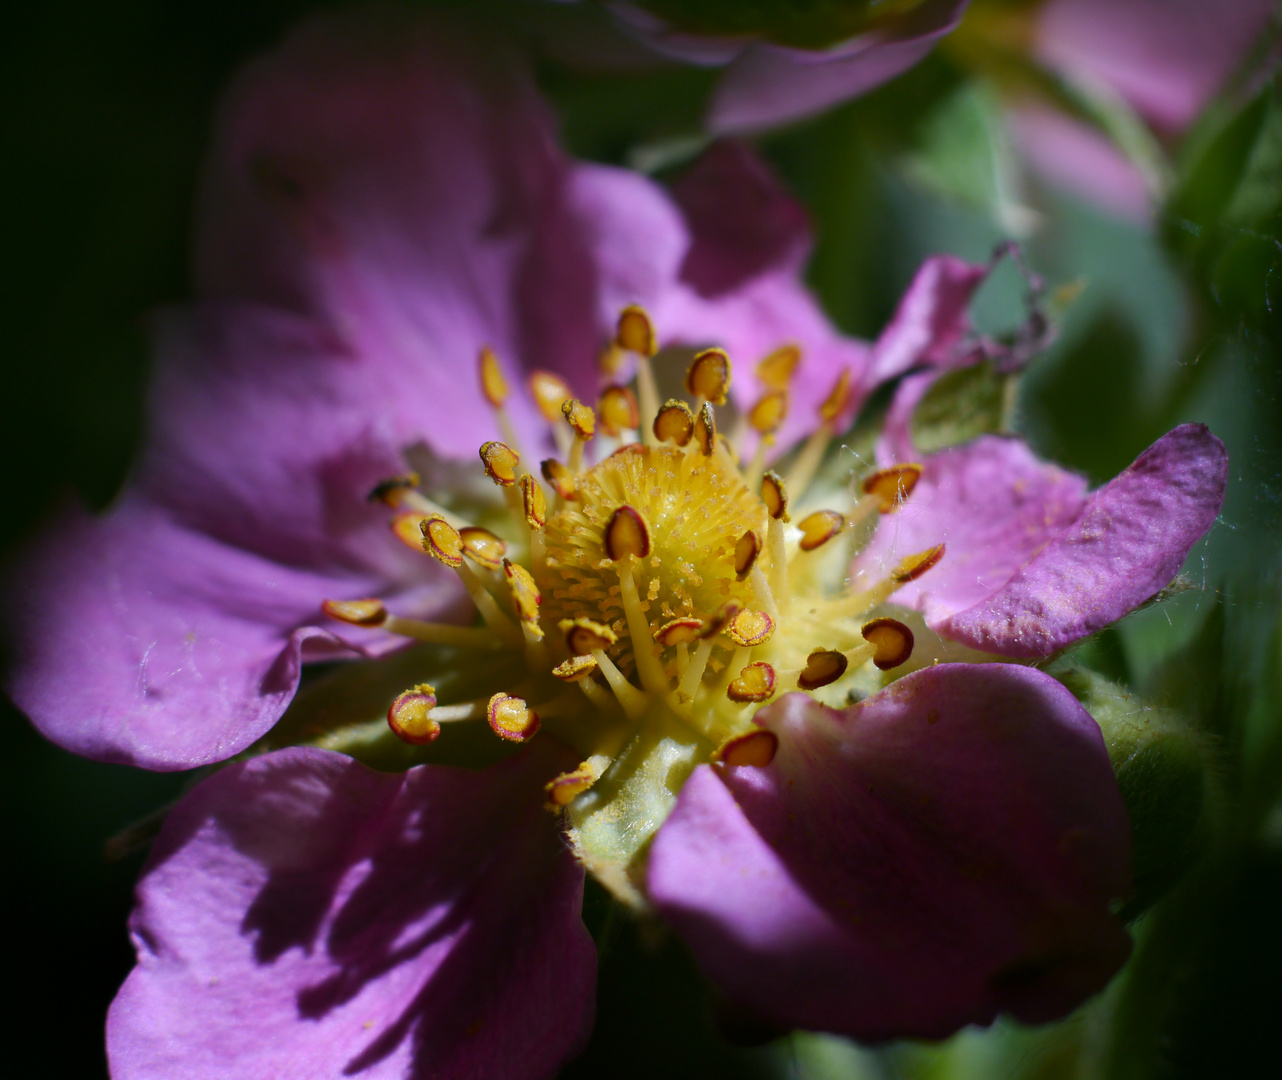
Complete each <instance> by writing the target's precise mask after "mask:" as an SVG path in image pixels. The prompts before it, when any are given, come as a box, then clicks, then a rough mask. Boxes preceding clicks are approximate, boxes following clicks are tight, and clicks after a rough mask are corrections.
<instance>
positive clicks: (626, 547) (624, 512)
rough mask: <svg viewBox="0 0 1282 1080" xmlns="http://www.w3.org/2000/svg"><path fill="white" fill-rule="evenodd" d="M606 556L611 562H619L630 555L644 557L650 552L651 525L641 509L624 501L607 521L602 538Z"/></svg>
mask: <svg viewBox="0 0 1282 1080" xmlns="http://www.w3.org/2000/svg"><path fill="white" fill-rule="evenodd" d="M601 546H602V547H603V548H604V549H605V557H606V558H607V559H609V560H610V561H611V562H618V561H619V560H620V559H625V558H627V557H628V556H629V555H635V556H636V557H637V558H638V559H644V558H645V557H646V556H647V555H649V554H650V526H649V524H648V523H647V522H646V520H645V518H644V517H642V516H641V511H639V510H637V509H635V508H634V507H631V506H629V505H628V504H627V503H624V504H623V505H622V506H620V507H619V508H618V509H617V510H615V512H614V513H613V514H611V515H610V520H609V521H608V522H606V526H605V534H604V536H603V537H602V539H601Z"/></svg>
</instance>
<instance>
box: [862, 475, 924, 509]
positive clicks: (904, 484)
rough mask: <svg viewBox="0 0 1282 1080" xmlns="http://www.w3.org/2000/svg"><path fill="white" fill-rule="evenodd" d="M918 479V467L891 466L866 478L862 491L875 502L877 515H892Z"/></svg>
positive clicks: (901, 504) (911, 490) (910, 492)
mask: <svg viewBox="0 0 1282 1080" xmlns="http://www.w3.org/2000/svg"><path fill="white" fill-rule="evenodd" d="M920 479H921V466H920V465H892V466H891V467H890V468H888V469H878V470H877V471H876V472H873V473H870V474H869V475H868V476H866V477H865V478H864V482H863V490H864V494H865V495H871V496H872V497H873V498H874V499H876V500H877V511H878V512H879V513H882V514H893V513H894V512H895V511H896V510H898V509H899V508H900V507H901V506H903V504H904V502H905V501H906V500H907V498H908V496H909V495H911V494H912V492H913V488H915V487H916V486H917V481H918V480H920Z"/></svg>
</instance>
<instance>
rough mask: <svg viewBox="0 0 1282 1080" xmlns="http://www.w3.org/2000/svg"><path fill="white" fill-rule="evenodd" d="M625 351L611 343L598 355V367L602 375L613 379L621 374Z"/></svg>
mask: <svg viewBox="0 0 1282 1080" xmlns="http://www.w3.org/2000/svg"><path fill="white" fill-rule="evenodd" d="M623 357H624V351H623V349H621V348H619V346H618V344H617V343H616V342H613V341H612V342H610V344H609V345H607V346H606V347H605V348H604V349H602V350H601V352H600V353H598V354H597V361H596V362H597V367H598V368H599V369H600V371H601V374H602V375H605V376H608V377H613V376H615V375H617V374H618V373H619V370H620V369H621V368H622V367H623Z"/></svg>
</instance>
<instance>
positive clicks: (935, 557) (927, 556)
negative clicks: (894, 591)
mask: <svg viewBox="0 0 1282 1080" xmlns="http://www.w3.org/2000/svg"><path fill="white" fill-rule="evenodd" d="M945 550H946V548H945V545H943V544H936V545H935V546H934V547H933V548H927V549H926V550H925V551H919V552H918V553H917V554H916V555H909V556H908V558H906V559H904V560H903V561H902V562H900V564H899V565H898V566H897V567H895V571H894V573H893V574H891V575H890V578H891V580H892V581H893V582H894V583H895V584H896V585H905V584H907V583H908V582H910V581H916V580H917V579H918V578H919V577H921V576H922V574H924V573H925V572H926V571H927V570H929V569H930V568H931V567H933V566H935V565H936V564H937V563H938V562H939V560H940V559H942V558H943V557H944V551H945Z"/></svg>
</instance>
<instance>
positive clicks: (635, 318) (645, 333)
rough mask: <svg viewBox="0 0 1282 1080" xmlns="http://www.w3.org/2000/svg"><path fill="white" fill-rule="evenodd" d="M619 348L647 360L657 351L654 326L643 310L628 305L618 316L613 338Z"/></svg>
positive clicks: (634, 305) (633, 305) (635, 305)
mask: <svg viewBox="0 0 1282 1080" xmlns="http://www.w3.org/2000/svg"><path fill="white" fill-rule="evenodd" d="M614 340H615V342H616V343H617V344H618V346H619V348H621V349H627V351H628V352H634V353H637V354H638V355H639V356H644V357H645V358H646V359H647V360H648V359H649V358H650V357H652V356H653V355H654V354H655V353H656V352H658V351H659V348H658V344H657V342H656V339H655V335H654V324H653V323H652V322H651V321H650V316H649V315H648V314H647V313H646V310H645V308H643V307H640V306H639V305H637V304H629V305H628V306H627V307H625V308H624V309H623V311H622V312H621V313H620V314H619V325H618V329H617V331H616V333H615V336H614Z"/></svg>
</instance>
